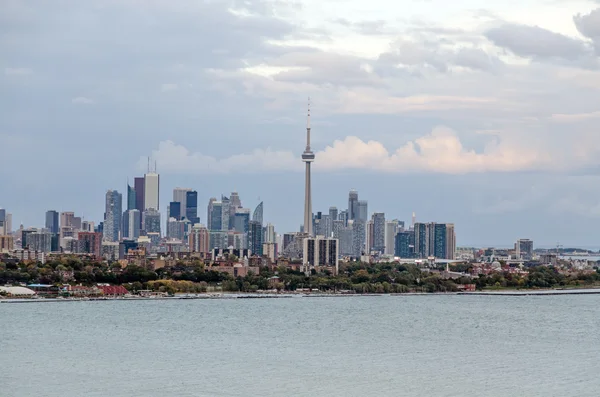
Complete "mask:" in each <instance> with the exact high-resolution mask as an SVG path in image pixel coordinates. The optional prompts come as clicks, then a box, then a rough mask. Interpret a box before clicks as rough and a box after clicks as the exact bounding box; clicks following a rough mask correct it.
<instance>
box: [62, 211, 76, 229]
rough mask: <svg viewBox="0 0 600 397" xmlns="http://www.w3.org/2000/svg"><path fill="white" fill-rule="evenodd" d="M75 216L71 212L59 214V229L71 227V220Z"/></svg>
mask: <svg viewBox="0 0 600 397" xmlns="http://www.w3.org/2000/svg"><path fill="white" fill-rule="evenodd" d="M74 217H75V214H74V213H73V212H61V213H60V227H61V228H63V227H72V226H73V218H74Z"/></svg>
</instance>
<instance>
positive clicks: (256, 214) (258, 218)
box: [252, 201, 264, 226]
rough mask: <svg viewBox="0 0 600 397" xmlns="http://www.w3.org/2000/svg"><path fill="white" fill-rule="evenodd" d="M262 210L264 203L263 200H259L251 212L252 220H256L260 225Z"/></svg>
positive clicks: (261, 222)
mask: <svg viewBox="0 0 600 397" xmlns="http://www.w3.org/2000/svg"><path fill="white" fill-rule="evenodd" d="M263 210H264V205H263V202H262V201H261V202H260V203H259V204H258V205H257V206H256V208H255V209H254V213H253V214H252V220H253V221H254V222H258V223H259V224H260V225H261V226H262V224H263Z"/></svg>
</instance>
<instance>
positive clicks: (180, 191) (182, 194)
mask: <svg viewBox="0 0 600 397" xmlns="http://www.w3.org/2000/svg"><path fill="white" fill-rule="evenodd" d="M191 191H192V189H190V188H187V187H176V188H175V189H173V202H176V203H180V206H179V211H180V213H179V214H177V216H173V211H171V214H169V217H173V218H175V219H178V220H181V219H183V218H187V213H186V211H187V193H188V192H191ZM196 198H197V196H196ZM197 205H198V202H196V206H197ZM188 219H189V218H188Z"/></svg>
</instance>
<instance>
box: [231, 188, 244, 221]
mask: <svg viewBox="0 0 600 397" xmlns="http://www.w3.org/2000/svg"><path fill="white" fill-rule="evenodd" d="M241 207H242V200H241V199H240V195H239V194H238V192H231V196H229V229H233V223H234V218H235V214H236V212H237V209H238V208H241Z"/></svg>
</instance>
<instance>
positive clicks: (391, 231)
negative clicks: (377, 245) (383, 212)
mask: <svg viewBox="0 0 600 397" xmlns="http://www.w3.org/2000/svg"><path fill="white" fill-rule="evenodd" d="M401 230H402V229H401V227H400V221H398V220H397V219H394V220H393V221H387V222H385V252H384V253H385V254H386V255H395V247H396V234H397V233H398V232H399V231H401Z"/></svg>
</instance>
